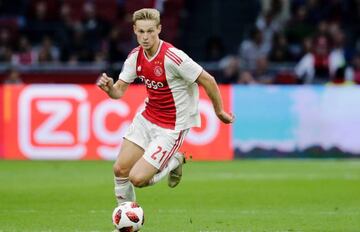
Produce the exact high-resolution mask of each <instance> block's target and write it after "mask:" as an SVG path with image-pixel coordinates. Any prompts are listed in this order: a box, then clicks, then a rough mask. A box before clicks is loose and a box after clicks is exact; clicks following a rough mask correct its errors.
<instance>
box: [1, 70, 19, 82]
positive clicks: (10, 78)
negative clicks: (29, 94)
mask: <svg viewBox="0 0 360 232" xmlns="http://www.w3.org/2000/svg"><path fill="white" fill-rule="evenodd" d="M21 83H22V80H21V78H20V73H19V72H18V70H17V69H15V68H10V69H9V71H8V75H7V77H6V78H5V80H4V84H21Z"/></svg>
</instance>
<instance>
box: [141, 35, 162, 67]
mask: <svg viewBox="0 0 360 232" xmlns="http://www.w3.org/2000/svg"><path fill="white" fill-rule="evenodd" d="M162 45H163V41H162V40H160V44H159V47H158V49H157V51H156V53H155V54H154V55H153V56H152V57H151V58H150V59H148V58H147V56H146V54H145V50H144V49H143V54H144V57H145V59H146V60H147V61H148V62H151V61H152V60H154V59H155V58H156V57H157V55H158V54H159V52H160V50H161V46H162Z"/></svg>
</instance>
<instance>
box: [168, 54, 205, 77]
mask: <svg viewBox="0 0 360 232" xmlns="http://www.w3.org/2000/svg"><path fill="white" fill-rule="evenodd" d="M167 57H168V58H169V59H170V60H171V66H172V67H171V68H172V70H174V72H175V73H176V74H177V76H178V77H179V78H182V79H184V80H185V81H187V82H189V83H193V82H195V81H196V79H197V78H198V77H199V75H200V73H201V72H202V71H203V68H202V67H201V66H200V65H199V64H198V63H196V62H195V61H193V60H192V59H191V58H190V57H189V56H188V55H187V54H186V53H185V52H183V51H181V50H179V49H176V48H171V49H169V51H168V53H167Z"/></svg>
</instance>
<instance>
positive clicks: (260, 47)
mask: <svg viewBox="0 0 360 232" xmlns="http://www.w3.org/2000/svg"><path fill="white" fill-rule="evenodd" d="M239 53H240V58H241V60H242V61H243V63H244V67H245V69H250V70H251V69H254V68H255V66H256V60H257V59H258V58H259V57H264V56H267V55H268V53H269V48H268V47H266V45H265V44H264V42H263V34H262V33H261V31H260V30H258V29H257V28H254V29H252V31H251V37H250V39H249V40H244V41H243V42H242V43H241V45H240V51H239Z"/></svg>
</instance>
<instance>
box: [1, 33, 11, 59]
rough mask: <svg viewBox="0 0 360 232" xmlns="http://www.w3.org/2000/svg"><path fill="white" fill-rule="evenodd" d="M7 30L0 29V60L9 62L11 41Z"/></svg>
mask: <svg viewBox="0 0 360 232" xmlns="http://www.w3.org/2000/svg"><path fill="white" fill-rule="evenodd" d="M11 41H12V40H11V35H10V32H9V30H7V29H5V28H3V29H1V30H0V62H10V61H11V56H12V42H11Z"/></svg>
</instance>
